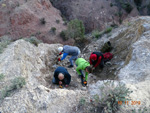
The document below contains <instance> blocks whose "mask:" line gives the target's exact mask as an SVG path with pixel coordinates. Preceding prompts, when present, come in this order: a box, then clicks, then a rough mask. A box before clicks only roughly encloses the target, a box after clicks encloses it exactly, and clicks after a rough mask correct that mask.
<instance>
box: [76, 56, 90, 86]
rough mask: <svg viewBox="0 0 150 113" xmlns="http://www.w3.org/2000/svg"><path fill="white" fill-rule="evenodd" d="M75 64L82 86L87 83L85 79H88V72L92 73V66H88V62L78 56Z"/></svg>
mask: <svg viewBox="0 0 150 113" xmlns="http://www.w3.org/2000/svg"><path fill="white" fill-rule="evenodd" d="M75 64H76V66H77V68H76V71H77V73H78V74H79V76H80V77H81V84H82V85H83V86H86V85H87V79H88V73H92V67H91V66H90V63H89V62H88V61H86V60H85V59H83V58H78V59H77V60H76V61H75ZM83 70H84V71H85V74H84V73H83Z"/></svg>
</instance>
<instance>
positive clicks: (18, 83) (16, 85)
mask: <svg viewBox="0 0 150 113" xmlns="http://www.w3.org/2000/svg"><path fill="white" fill-rule="evenodd" d="M25 84H26V82H25V78H24V77H16V78H15V79H13V80H12V81H11V85H10V86H6V87H5V88H4V89H3V90H2V91H1V96H0V99H4V98H5V97H7V96H10V94H11V93H12V92H14V91H15V90H19V89H21V88H22V87H23V86H24V85H25Z"/></svg>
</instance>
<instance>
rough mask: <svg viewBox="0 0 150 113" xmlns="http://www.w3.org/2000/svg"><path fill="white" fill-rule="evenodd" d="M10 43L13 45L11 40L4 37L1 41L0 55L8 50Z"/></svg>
mask: <svg viewBox="0 0 150 113" xmlns="http://www.w3.org/2000/svg"><path fill="white" fill-rule="evenodd" d="M10 43H11V39H10V38H8V37H6V36H3V37H2V38H1V39H0V54H1V53H2V52H3V50H4V48H6V47H7V45H9V44H10Z"/></svg>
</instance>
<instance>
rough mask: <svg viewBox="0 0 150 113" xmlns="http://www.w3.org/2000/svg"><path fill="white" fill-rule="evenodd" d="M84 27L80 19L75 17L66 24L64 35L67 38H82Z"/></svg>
mask: <svg viewBox="0 0 150 113" xmlns="http://www.w3.org/2000/svg"><path fill="white" fill-rule="evenodd" d="M84 33H85V27H84V25H83V22H82V21H81V20H78V19H75V20H71V21H70V22H69V24H68V29H67V30H66V37H68V38H74V39H76V38H80V39H83V38H84Z"/></svg>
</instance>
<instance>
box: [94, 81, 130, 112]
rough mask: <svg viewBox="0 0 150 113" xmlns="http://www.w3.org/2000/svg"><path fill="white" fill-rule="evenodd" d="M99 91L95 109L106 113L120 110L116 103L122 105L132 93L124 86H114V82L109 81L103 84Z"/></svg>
mask: <svg viewBox="0 0 150 113" xmlns="http://www.w3.org/2000/svg"><path fill="white" fill-rule="evenodd" d="M100 90H101V92H102V95H101V99H100V100H99V103H98V106H97V107H98V108H101V109H103V111H105V112H108V113H116V111H117V110H119V108H120V105H119V104H118V102H121V103H122V104H124V103H125V101H128V100H130V99H129V94H130V93H131V92H132V91H130V90H129V89H128V88H126V87H125V85H124V84H121V83H119V84H118V85H117V86H115V85H114V82H110V81H107V82H105V83H104V86H102V87H100Z"/></svg>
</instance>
